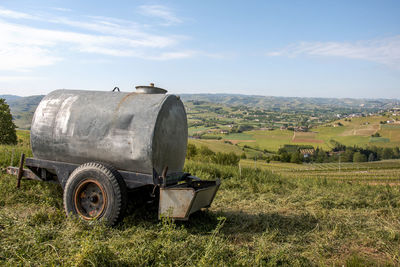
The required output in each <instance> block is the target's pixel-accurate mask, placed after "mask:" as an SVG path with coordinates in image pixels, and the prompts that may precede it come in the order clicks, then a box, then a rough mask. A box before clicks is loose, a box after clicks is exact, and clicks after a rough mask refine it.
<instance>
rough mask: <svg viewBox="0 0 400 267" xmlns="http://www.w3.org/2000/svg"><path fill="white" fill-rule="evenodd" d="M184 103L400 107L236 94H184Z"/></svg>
mask: <svg viewBox="0 0 400 267" xmlns="http://www.w3.org/2000/svg"><path fill="white" fill-rule="evenodd" d="M181 98H182V99H183V100H184V101H188V100H197V101H205V102H212V103H220V104H225V105H232V106H240V105H244V106H252V107H259V108H263V109H297V110H310V109H314V108H319V109H327V108H334V109H340V108H344V109H354V110H363V109H364V110H365V109H369V110H371V111H372V110H379V109H388V108H392V107H395V106H399V105H400V100H398V99H355V98H316V97H277V96H257V95H236V94H183V95H181Z"/></svg>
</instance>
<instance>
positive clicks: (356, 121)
mask: <svg viewBox="0 0 400 267" xmlns="http://www.w3.org/2000/svg"><path fill="white" fill-rule="evenodd" d="M385 119H387V118H386V117H382V116H371V117H358V118H352V119H351V121H345V120H343V119H342V120H338V121H335V122H332V123H328V124H325V125H321V126H318V127H315V128H312V129H311V130H310V131H309V132H293V131H290V130H280V129H274V130H252V131H245V132H243V133H240V134H238V133H233V134H219V135H218V134H214V135H215V136H220V137H221V138H222V139H224V140H235V142H234V143H235V144H238V145H239V146H241V147H243V146H244V145H248V146H250V147H258V148H259V149H266V150H268V151H277V150H278V149H279V148H280V147H282V146H283V145H285V144H298V145H311V146H314V147H315V148H316V147H320V148H323V149H325V150H329V149H330V148H331V144H330V142H331V140H335V141H338V142H340V143H342V144H344V145H346V146H360V147H365V146H368V145H374V146H379V147H395V146H400V124H383V125H381V124H380V122H381V121H382V120H385ZM339 123H340V124H342V126H338V124H339ZM375 133H378V134H379V135H380V136H379V137H371V135H372V134H375Z"/></svg>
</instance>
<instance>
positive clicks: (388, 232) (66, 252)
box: [0, 132, 400, 266]
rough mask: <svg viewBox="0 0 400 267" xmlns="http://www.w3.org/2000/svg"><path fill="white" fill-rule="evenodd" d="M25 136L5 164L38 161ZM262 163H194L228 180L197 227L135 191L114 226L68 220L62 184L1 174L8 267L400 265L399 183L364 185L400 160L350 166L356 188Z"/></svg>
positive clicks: (1, 250)
mask: <svg viewBox="0 0 400 267" xmlns="http://www.w3.org/2000/svg"><path fill="white" fill-rule="evenodd" d="M18 135H19V139H21V144H19V145H17V146H15V147H9V146H0V153H1V154H0V155H1V157H0V165H1V166H2V167H4V166H7V165H9V162H10V160H11V155H10V153H11V152H12V150H14V153H15V156H14V157H17V158H18V156H17V154H18V153H20V152H22V151H24V152H26V153H28V155H30V154H29V153H30V152H29V142H28V139H26V138H27V137H28V135H27V134H26V133H24V132H19V133H18ZM230 146H232V145H230ZM233 147H234V146H233ZM17 162H18V160H16V162H15V164H16V163H17ZM256 164H257V166H254V165H255V163H254V162H253V161H249V160H244V161H242V162H241V167H240V168H239V167H237V166H222V165H217V164H211V163H207V164H204V163H200V162H194V161H187V162H186V165H185V171H187V172H190V173H192V174H194V175H197V176H199V177H201V178H203V179H216V178H221V180H222V185H221V188H220V190H219V191H218V193H217V196H216V199H215V201H214V203H213V205H212V207H211V208H210V209H209V210H207V211H202V212H199V213H196V214H193V215H192V216H191V218H190V220H189V221H188V222H173V221H171V220H168V219H167V218H164V219H163V220H161V221H159V220H158V219H157V206H156V205H155V204H154V203H153V204H149V203H146V202H144V201H142V200H141V199H142V198H141V196H140V195H139V194H132V195H131V196H130V197H131V199H132V200H131V203H130V205H129V209H128V213H127V216H126V217H125V219H124V221H123V222H122V223H120V224H119V225H117V226H116V227H113V228H111V227H107V226H105V225H104V224H102V223H100V222H83V221H81V220H78V219H74V218H66V216H65V214H64V210H63V204H62V190H61V188H60V187H59V186H58V185H56V184H51V183H45V182H36V181H25V180H24V181H23V182H22V186H21V188H20V189H17V188H15V184H16V178H15V177H14V176H10V175H7V174H5V173H4V172H2V173H1V174H0V190H1V194H0V265H6V266H15V265H23V266H37V265H65V266H71V265H73V266H137V265H151V266H165V265H169V266H171V265H174V266H175V265H177V266H254V265H258V266H325V265H329V266H342V265H346V266H365V265H376V266H398V265H399V264H400V186H396V185H390V184H389V183H386V182H385V183H384V184H381V183H375V184H373V183H366V182H362V180H365V179H366V180H368V179H369V177H367V176H368V175H366V174H368V173H369V172H370V171H379V170H384V171H386V172H390V171H395V172H396V173H397V174H395V175H397V178H399V177H398V164H399V162H398V161H383V162H376V164H377V165H376V166H375V167H374V165H363V164H360V165H359V166H352V165H343V166H341V172H343V173H344V172H345V171H354V170H355V169H357V168H359V171H366V172H365V173H364V174H365V175H364V174H363V173H361V175H360V176H359V177H352V178H351V179H350V178H349V182H347V181H346V182H343V181H342V180H340V179H336V178H335V177H333V176H334V174H335V173H337V172H338V171H337V170H336V167H337V166H335V165H328V164H327V165H324V164H313V166H311V165H307V164H302V165H297V164H278V163H270V164H269V165H268V164H266V163H261V162H257V163H256ZM369 164H372V163H369ZM267 165H268V166H272V167H268V166H267ZM357 171H358V169H357ZM317 172H320V173H318V174H317V175H314V174H316V173H317ZM325 172H329V174H327V175H325V174H324V173H325ZM299 173H301V175H298V174H299ZM391 176H393V177H395V176H394V175H388V177H391ZM357 179H359V180H357ZM382 181H386V180H385V179H383V180H382Z"/></svg>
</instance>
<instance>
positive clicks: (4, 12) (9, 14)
mask: <svg viewBox="0 0 400 267" xmlns="http://www.w3.org/2000/svg"><path fill="white" fill-rule="evenodd" d="M0 16H1V17H6V18H11V19H35V16H32V15H29V14H26V13H22V12H17V11H13V10H9V9H5V8H2V7H0Z"/></svg>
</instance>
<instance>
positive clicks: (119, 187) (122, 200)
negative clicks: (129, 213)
mask: <svg viewBox="0 0 400 267" xmlns="http://www.w3.org/2000/svg"><path fill="white" fill-rule="evenodd" d="M93 169H95V170H97V171H100V172H102V173H103V174H104V175H105V176H106V177H107V179H108V180H109V181H110V183H111V184H112V187H113V190H114V192H115V201H116V203H117V207H116V210H114V214H115V216H113V217H112V218H109V220H108V223H109V224H110V225H115V224H116V223H117V222H119V221H120V220H121V219H122V217H123V215H124V212H125V209H126V202H127V189H126V184H125V182H124V180H123V178H122V176H121V174H120V173H119V172H118V171H117V170H116V169H115V168H114V167H112V166H111V165H109V164H107V163H100V162H88V163H85V164H82V165H80V166H79V167H78V168H76V169H75V170H74V171H73V172H72V173H71V175H70V177H75V176H76V175H77V174H78V173H80V172H83V171H89V170H93ZM73 180H74V179H70V178H68V180H67V183H66V185H65V190H68V189H69V187H70V186H71V183H73V182H74V181H73ZM63 200H64V201H63V202H64V209H65V211H66V212H67V213H68V212H69V211H68V210H67V207H66V203H67V201H68V199H67V194H66V192H64V196H63Z"/></svg>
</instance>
